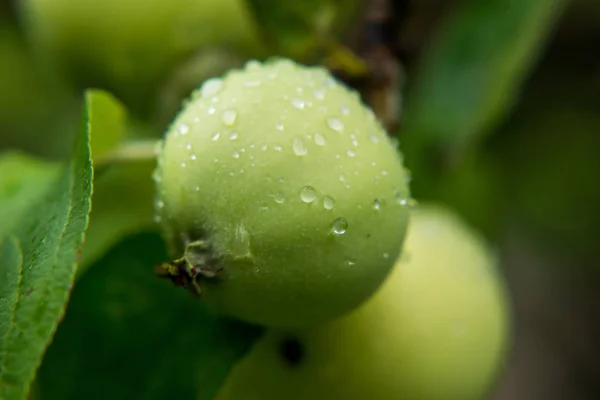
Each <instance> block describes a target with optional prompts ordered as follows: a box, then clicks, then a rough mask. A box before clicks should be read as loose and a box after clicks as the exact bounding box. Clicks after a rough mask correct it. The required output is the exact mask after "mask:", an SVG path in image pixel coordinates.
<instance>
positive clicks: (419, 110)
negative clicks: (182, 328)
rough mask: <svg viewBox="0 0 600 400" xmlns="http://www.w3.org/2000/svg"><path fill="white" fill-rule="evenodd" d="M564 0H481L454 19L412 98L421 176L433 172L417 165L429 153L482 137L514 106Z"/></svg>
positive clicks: (411, 125)
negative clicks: (423, 169)
mask: <svg viewBox="0 0 600 400" xmlns="http://www.w3.org/2000/svg"><path fill="white" fill-rule="evenodd" d="M563 3H564V1H563V0H538V1H522V0H489V1H473V2H469V3H468V4H466V5H465V6H464V8H463V9H461V10H459V11H458V12H457V13H456V14H455V15H453V18H451V19H450V20H449V21H447V23H446V24H445V25H444V26H443V27H442V29H441V31H440V32H439V35H438V36H437V38H436V39H435V40H434V41H433V43H432V44H431V46H430V48H429V49H428V50H427V51H426V53H425V55H424V56H423V59H422V61H421V67H420V71H419V73H418V77H417V80H416V81H415V83H414V84H413V87H412V88H411V91H410V93H409V97H408V99H407V110H406V115H405V121H404V131H403V133H402V135H403V136H402V140H403V151H404V153H405V155H406V160H407V164H408V165H409V166H410V167H411V168H413V170H414V172H415V175H417V174H420V176H421V175H424V174H425V172H422V171H421V170H419V169H420V168H419V166H418V164H417V163H418V162H428V161H430V160H425V161H422V160H421V158H422V157H424V155H425V154H424V153H427V152H430V151H431V149H432V148H436V147H439V146H449V147H450V149H449V150H445V152H446V153H448V152H452V151H455V150H457V149H460V148H462V147H464V146H466V145H468V144H469V143H472V142H474V141H477V140H479V139H480V138H481V136H482V135H483V134H485V133H486V132H488V131H490V130H491V129H493V128H494V127H495V126H496V124H497V123H498V122H499V120H500V119H501V118H502V117H503V116H504V115H505V114H506V113H507V112H508V111H509V110H510V108H511V106H512V104H513V103H514V101H515V98H516V95H517V94H518V91H519V88H520V86H521V85H522V83H523V81H524V79H525V78H526V76H527V74H528V72H529V71H530V70H531V68H532V66H533V65H534V64H535V62H536V60H537V58H538V56H539V54H540V52H541V50H542V49H543V48H544V45H545V43H546V41H547V39H548V37H549V33H550V31H551V28H552V27H553V25H554V23H555V21H556V20H557V18H558V17H559V15H560V13H561V11H562V9H563V7H562V6H563ZM415 183H416V184H417V185H419V182H415ZM425 185H426V184H425V183H424V184H423V185H421V186H425Z"/></svg>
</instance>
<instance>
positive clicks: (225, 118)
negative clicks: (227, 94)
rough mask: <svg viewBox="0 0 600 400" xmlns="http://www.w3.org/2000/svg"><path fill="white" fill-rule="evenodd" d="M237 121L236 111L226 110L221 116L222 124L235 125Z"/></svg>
mask: <svg viewBox="0 0 600 400" xmlns="http://www.w3.org/2000/svg"><path fill="white" fill-rule="evenodd" d="M236 119H237V112H236V111H235V110H225V111H223V114H221V122H222V123H223V124H225V125H227V126H232V125H233V124H235V120H236Z"/></svg>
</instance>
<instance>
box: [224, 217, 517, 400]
mask: <svg viewBox="0 0 600 400" xmlns="http://www.w3.org/2000/svg"><path fill="white" fill-rule="evenodd" d="M495 268H496V260H495V258H494V257H493V255H492V254H490V252H489V251H488V249H487V248H486V246H485V243H483V241H482V240H481V238H480V237H479V236H478V235H477V234H476V233H475V232H473V231H472V230H471V229H470V228H468V227H467V226H465V224H464V223H463V222H462V221H461V219H459V218H458V217H457V216H456V215H454V214H453V213H451V212H449V211H447V210H445V209H443V208H439V207H432V206H425V207H424V208H422V209H420V210H418V211H416V212H415V213H414V214H413V215H411V221H410V225H409V229H408V234H407V238H406V241H405V245H404V254H403V256H402V257H401V258H400V260H399V261H398V263H397V265H396V267H395V268H394V271H393V272H392V274H391V275H390V277H389V278H388V279H387V281H386V282H385V283H384V285H383V286H382V288H381V289H380V290H379V291H378V292H377V293H376V294H375V296H373V298H371V300H369V301H368V302H367V303H365V304H364V305H363V306H361V307H360V308H359V309H357V310H355V311H354V312H352V313H351V314H349V315H347V316H344V317H342V318H340V319H338V320H336V321H333V322H331V323H328V324H325V325H323V326H321V327H317V328H313V329H299V330H285V331H282V330H271V331H269V332H268V333H267V334H266V335H265V336H264V337H263V338H262V339H260V341H259V342H257V344H256V345H255V347H254V348H253V349H252V350H251V352H250V353H249V354H248V355H247V356H246V357H245V358H244V359H242V360H241V362H240V363H239V364H238V365H237V366H236V367H235V368H234V369H233V371H232V373H231V375H230V376H229V378H228V380H227V382H226V384H225V386H224V388H223V389H222V392H221V395H220V396H219V397H218V399H219V400H237V399H244V400H281V399H286V400H296V399H298V400H306V399H311V400H331V399H344V400H354V399H356V400H364V399H372V400H388V399H389V400H475V399H481V398H484V396H485V394H486V392H487V391H488V390H489V389H490V386H491V384H492V383H493V381H494V378H495V377H496V376H497V374H498V372H499V368H500V367H501V365H502V361H503V360H504V356H505V353H506V348H507V337H508V336H507V333H508V326H509V325H508V309H507V297H506V291H505V287H504V285H503V282H502V280H501V279H500V277H499V276H498V272H497V271H496V269H495Z"/></svg>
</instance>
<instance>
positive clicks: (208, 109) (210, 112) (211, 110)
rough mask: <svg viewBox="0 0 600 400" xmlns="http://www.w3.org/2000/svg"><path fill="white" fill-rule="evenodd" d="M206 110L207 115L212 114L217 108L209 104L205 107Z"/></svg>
mask: <svg viewBox="0 0 600 400" xmlns="http://www.w3.org/2000/svg"><path fill="white" fill-rule="evenodd" d="M206 112H207V113H208V115H214V114H215V113H216V112H217V109H216V108H215V106H210V107H208V108H207V109H206Z"/></svg>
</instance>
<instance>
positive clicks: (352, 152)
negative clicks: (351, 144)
mask: <svg viewBox="0 0 600 400" xmlns="http://www.w3.org/2000/svg"><path fill="white" fill-rule="evenodd" d="M346 154H347V155H348V157H354V156H355V155H356V152H355V151H354V150H350V149H348V150H346Z"/></svg>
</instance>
